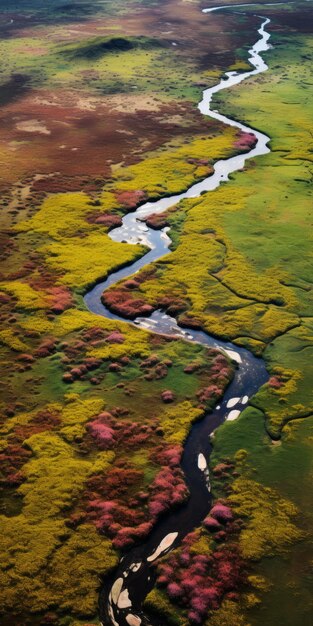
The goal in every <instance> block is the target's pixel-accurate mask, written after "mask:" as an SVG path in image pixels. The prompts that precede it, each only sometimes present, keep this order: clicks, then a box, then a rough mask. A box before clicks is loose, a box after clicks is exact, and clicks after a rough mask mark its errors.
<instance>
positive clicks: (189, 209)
mask: <svg viewBox="0 0 313 626" xmlns="http://www.w3.org/2000/svg"><path fill="white" fill-rule="evenodd" d="M295 40H296V37H294V44H295V43H296V41H295ZM280 43H281V45H280V46H279V47H277V49H275V50H274V51H273V52H271V56H270V57H269V63H270V71H269V72H268V73H267V74H265V75H264V76H262V77H256V78H254V79H251V80H250V81H249V86H245V85H240V87H237V88H235V89H234V90H232V91H231V94H234V95H228V94H227V95H226V94H224V95H223V98H224V99H226V103H228V104H227V106H225V108H226V110H227V112H228V113H229V114H230V112H231V111H232V114H233V115H234V114H235V115H237V117H240V116H242V115H243V111H244V112H245V113H244V114H245V118H246V119H247V122H250V123H251V124H252V123H253V122H254V123H256V120H257V124H258V126H259V127H262V128H263V129H264V131H266V132H268V133H269V134H272V137H273V139H272V142H271V147H272V152H271V154H267V155H266V156H264V157H260V158H259V159H258V160H257V162H256V163H255V164H254V163H249V162H247V165H246V168H245V171H244V173H239V174H236V175H234V176H233V177H232V181H231V182H229V183H227V185H222V186H221V187H220V188H218V189H217V190H215V191H213V192H210V193H208V194H205V195H203V196H202V197H201V199H198V200H189V201H184V203H183V204H182V207H181V210H182V211H183V212H184V214H185V219H184V222H183V224H180V234H179V243H178V245H177V247H176V249H175V250H174V252H173V253H172V254H171V255H170V256H168V257H165V258H163V259H161V260H160V261H159V262H158V263H157V264H155V265H156V269H157V271H156V273H155V278H151V276H149V280H147V281H146V282H143V283H141V284H140V286H139V287H138V290H137V292H138V295H140V297H142V296H144V297H145V299H146V300H147V301H148V302H149V303H151V304H152V305H154V306H156V307H158V306H160V305H161V306H162V304H163V303H165V302H166V303H167V304H166V306H169V305H170V300H171V298H172V299H173V301H174V300H175V298H179V299H180V301H183V303H184V308H185V311H184V312H183V313H182V314H181V319H184V321H185V322H188V319H191V320H192V319H195V320H197V322H198V323H200V324H201V326H202V327H204V328H205V329H206V330H207V331H208V332H212V333H214V334H217V335H220V336H222V337H228V338H231V339H232V340H234V341H235V342H237V343H238V344H241V345H245V346H247V347H250V349H252V350H253V351H255V352H256V353H262V352H263V356H264V357H265V359H266V361H267V363H268V367H269V370H270V372H271V374H272V375H273V376H274V377H277V382H276V381H274V383H271V382H270V384H269V385H267V386H266V387H265V388H263V389H262V391H261V392H260V393H259V394H258V395H257V397H256V399H255V403H256V405H257V406H258V407H259V408H260V409H261V410H262V411H263V412H264V413H265V414H266V418H267V422H268V428H269V429H270V430H271V432H272V433H273V434H275V435H277V433H279V431H280V428H281V426H282V424H284V423H285V421H287V420H288V419H291V418H292V417H297V416H299V417H300V416H302V415H303V416H305V415H309V414H310V413H312V411H313V399H312V395H311V389H310V382H309V381H310V378H311V375H312V370H311V367H310V357H309V355H310V352H311V351H312V349H313V343H312V327H311V319H310V317H309V315H310V308H311V307H312V289H311V275H310V268H311V255H312V253H311V241H310V232H311V231H310V225H311V221H312V217H311V204H312V195H311V190H310V185H309V182H310V179H311V173H310V166H311V165H310V164H311V160H312V155H311V152H310V149H309V145H310V133H309V121H308V120H309V93H310V91H309V88H310V86H311V82H310V78H309V75H308V72H309V64H303V62H302V59H303V50H306V51H307V56H308V58H309V55H310V47H309V46H310V43H308V42H307V38H305V37H304V36H297V46H296V45H295V47H294V49H293V50H292V52H290V48H288V46H287V43H286V42H285V40H284V39H283V40H282V42H280ZM306 45H307V47H306ZM283 54H284V55H286V54H289V55H290V63H289V64H288V66H287V67H285V69H284V72H283V73H282V72H281V63H280V62H281V58H282V55H283ZM295 77H296V78H295ZM303 84H304V85H305V89H303V88H302V85H303ZM221 97H222V96H220V98H221ZM274 100H275V102H276V106H274ZM256 101H257V102H258V107H257V110H255V102H256ZM280 102H281V103H283V104H282V106H284V115H283V117H281V113H280V111H281V109H280V108H279V105H278V104H277V103H280ZM294 103H295V104H294ZM223 104H224V101H223ZM219 106H220V107H221V106H222V104H220V105H219ZM227 107H228V108H227ZM300 109H301V111H300ZM246 111H247V112H246ZM287 111H288V113H287ZM287 124H288V129H289V130H288V133H287V130H286V129H287V126H286V125H287ZM282 138H284V139H282ZM282 141H284V145H283V146H282V144H281V142H282ZM299 242H301V243H300V244H299ZM169 293H171V298H169V297H168V294H169ZM163 306H164V304H163ZM265 347H266V350H265V351H264V348H265Z"/></svg>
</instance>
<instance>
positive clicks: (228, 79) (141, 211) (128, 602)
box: [85, 7, 270, 626]
mask: <svg viewBox="0 0 313 626" xmlns="http://www.w3.org/2000/svg"><path fill="white" fill-rule="evenodd" d="M219 8H225V7H212V8H210V9H204V11H203V13H210V12H212V11H216V10H218V9H219ZM259 17H260V22H261V26H260V28H259V30H258V35H259V37H258V40H257V41H256V43H255V44H254V46H253V47H252V48H251V49H250V50H249V62H250V64H251V66H252V68H253V69H252V70H251V71H248V72H244V73H237V72H228V73H227V74H226V75H225V77H223V78H222V79H221V81H220V82H219V83H218V84H217V85H215V86H214V87H211V88H209V89H206V90H205V91H204V92H203V97H202V100H201V102H200V103H199V105H198V107H199V110H200V111H201V113H202V114H203V115H209V116H210V117H213V118H215V119H217V120H220V121H221V122H223V123H225V124H228V125H230V126H235V127H236V128H239V129H241V130H242V131H244V132H247V133H253V134H254V135H255V136H256V139H257V143H256V145H255V147H254V148H253V149H252V150H250V152H248V153H245V154H243V155H242V154H240V155H237V156H234V157H231V158H229V159H223V160H220V161H217V162H216V163H215V165H214V173H213V174H212V175H211V176H209V177H207V178H206V179H204V180H202V181H201V182H199V183H196V184H195V185H192V186H191V187H190V188H189V189H188V190H187V191H185V192H183V193H181V194H177V195H175V196H170V197H165V198H162V199H160V200H158V201H156V202H147V203H145V204H143V205H142V206H140V207H139V208H138V209H137V210H135V211H133V212H132V213H129V214H127V215H126V216H125V217H124V218H123V224H122V226H121V227H118V228H115V229H114V230H112V231H111V232H110V237H111V238H112V239H113V240H114V241H124V242H127V243H129V244H137V243H144V244H145V245H147V246H148V247H149V249H150V250H149V252H147V254H145V255H144V256H143V257H142V258H140V259H139V260H137V261H136V262H134V263H133V264H132V265H130V266H128V267H124V268H122V269H120V270H118V271H116V272H113V273H112V274H111V275H110V276H109V277H108V278H107V279H106V280H105V281H103V282H101V283H99V284H98V285H96V286H95V287H93V288H92V289H91V290H90V291H89V292H88V293H87V294H86V296H85V303H86V306H87V307H88V309H89V310H90V311H92V312H93V313H95V314H96V315H102V316H104V317H107V318H110V319H116V320H120V321H125V319H124V318H122V317H119V316H118V315H115V314H114V313H111V312H110V311H109V310H108V309H107V308H106V307H105V306H104V305H103V304H102V302H101V295H102V293H103V291H104V290H105V289H107V288H108V287H110V286H112V285H114V284H115V283H116V282H118V281H119V280H121V279H122V278H126V277H128V276H131V275H133V274H134V273H135V272H137V271H138V270H140V269H142V268H143V267H145V266H146V265H148V264H149V263H151V262H152V261H155V260H157V259H160V258H161V257H162V256H164V255H166V254H169V252H170V251H169V245H170V243H171V240H170V238H169V236H168V234H167V230H168V229H166V228H165V229H162V230H161V231H155V230H153V229H151V228H148V227H147V226H146V224H144V223H143V222H142V219H143V218H144V217H147V216H148V215H150V214H151V213H162V212H163V211H165V210H166V209H167V208H169V207H170V206H173V205H175V204H177V203H178V202H180V201H181V200H184V199H185V198H197V197H199V196H200V195H201V193H202V192H208V191H211V190H214V189H216V188H217V187H218V186H219V185H220V184H221V183H222V182H226V181H227V180H228V177H229V174H231V173H232V172H235V171H238V170H241V169H242V168H243V167H244V164H245V161H246V160H247V159H251V158H254V157H257V156H260V155H262V154H266V153H267V152H269V148H268V147H267V143H268V141H269V137H268V136H267V135H265V134H263V133H260V132H258V131H255V130H253V129H251V128H249V127H248V126H245V125H244V124H241V123H240V122H237V121H235V120H232V119H229V118H227V117H226V116H224V115H222V114H221V113H219V112H218V111H215V110H211V100H212V97H213V95H214V94H215V93H217V92H218V91H221V90H222V89H228V88H230V87H232V86H233V85H237V84H238V83H240V82H242V81H244V80H246V79H247V78H249V77H250V76H254V75H256V74H259V73H261V72H264V71H266V70H267V69H268V68H267V65H266V63H265V62H264V61H263V59H262V57H261V54H260V53H262V52H264V51H265V50H268V48H269V44H268V39H269V37H270V35H269V33H267V32H266V30H265V26H266V25H267V24H268V23H269V22H270V20H269V19H268V18H264V17H262V16H259ZM129 323H134V324H136V325H138V326H140V327H142V328H145V329H148V330H149V331H151V332H155V333H162V334H170V335H177V336H180V337H181V338H183V339H184V340H186V341H195V342H198V343H201V344H202V345H206V346H209V347H215V348H218V349H220V350H222V351H224V352H226V353H227V354H228V355H229V356H231V357H232V358H233V359H234V361H236V362H237V369H236V372H235V376H234V378H233V381H232V382H231V384H230V385H229V387H228V388H227V390H226V393H225V395H224V397H223V400H222V401H221V402H220V405H218V406H217V407H216V408H215V409H214V411H213V412H211V413H210V414H207V415H206V416H205V417H204V418H203V419H202V420H201V421H199V422H197V423H196V424H194V425H193V427H192V429H191V432H190V434H189V436H188V439H187V441H186V444H185V448H184V453H183V457H182V462H181V466H182V469H183V472H184V475H185V480H186V483H187V486H188V488H189V492H190V497H189V500H188V502H187V503H186V504H184V505H182V506H180V507H179V508H178V509H177V510H175V511H173V512H169V513H168V514H167V515H165V516H164V517H162V518H161V519H160V521H159V522H158V523H157V524H156V526H155V527H154V529H153V530H152V531H151V533H150V535H149V536H148V538H147V539H146V541H145V542H144V543H142V544H141V545H139V546H136V547H134V548H133V549H131V550H130V551H129V552H127V553H126V554H125V555H124V556H123V558H122V559H121V561H120V563H119V566H118V568H117V569H116V571H115V572H114V574H113V575H112V576H111V577H109V578H108V579H106V581H105V582H104V583H103V585H102V588H101V592H100V600H99V608H100V618H101V620H102V623H103V624H105V625H108V626H141V625H148V624H154V625H155V626H161V623H160V622H159V621H158V619H157V618H154V617H153V618H150V619H148V618H147V616H145V615H144V613H143V611H142V608H141V607H142V603H143V600H144V598H145V597H146V595H147V593H148V592H149V591H150V590H151V589H152V588H153V585H154V580H155V568H154V565H155V563H156V562H157V558H158V556H161V555H164V554H165V553H167V552H168V551H169V550H171V549H173V548H175V547H177V546H178V545H179V544H180V542H181V541H182V539H183V538H184V536H185V535H186V534H187V533H188V532H190V531H191V530H192V529H194V528H195V527H197V526H199V525H200V523H201V521H202V520H203V519H204V518H205V517H206V515H207V514H208V512H209V510H210V507H211V492H210V478H209V469H208V458H209V456H210V453H211V436H212V433H214V430H215V429H216V428H217V427H218V426H219V425H220V424H222V423H223V422H224V421H225V420H233V419H237V417H238V416H239V415H240V412H241V411H242V410H243V408H244V407H245V406H246V405H247V402H248V400H249V398H250V397H251V396H252V395H253V394H255V393H256V391H257V390H258V389H259V388H260V386H261V385H263V384H264V383H265V382H266V381H267V379H268V374H267V372H266V369H265V364H264V362H263V360H262V359H259V358H256V357H255V356H253V355H252V354H251V353H250V352H249V351H248V350H246V349H244V348H239V347H238V346H235V345H234V344H232V343H230V342H225V341H221V340H219V339H216V338H214V337H211V336H210V335H208V334H207V333H204V332H202V331H199V330H193V329H182V328H180V327H179V326H178V325H177V322H176V320H175V319H174V318H172V317H170V316H169V315H167V314H165V313H164V312H162V311H155V312H154V313H153V314H152V315H151V316H150V317H149V318H137V319H136V320H134V321H133V322H129Z"/></svg>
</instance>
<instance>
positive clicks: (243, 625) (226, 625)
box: [206, 600, 250, 626]
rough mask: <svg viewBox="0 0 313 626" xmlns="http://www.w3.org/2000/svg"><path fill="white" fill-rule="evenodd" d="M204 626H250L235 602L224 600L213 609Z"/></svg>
mask: <svg viewBox="0 0 313 626" xmlns="http://www.w3.org/2000/svg"><path fill="white" fill-rule="evenodd" d="M206 626H250V624H248V622H247V620H246V618H245V616H244V615H243V612H242V609H241V607H240V606H238V603H237V602H232V601H231V600H224V601H223V603H222V605H221V607H220V608H219V609H217V611H214V612H213V613H212V614H211V615H210V618H209V620H208V621H207V622H206Z"/></svg>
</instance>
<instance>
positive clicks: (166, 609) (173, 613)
mask: <svg viewBox="0 0 313 626" xmlns="http://www.w3.org/2000/svg"><path fill="white" fill-rule="evenodd" d="M145 606H146V608H147V609H148V610H150V611H152V613H156V614H157V615H159V616H161V617H163V619H164V620H166V622H167V623H168V624H170V625H171V626H182V619H181V615H180V614H179V613H177V610H175V607H174V606H173V604H172V603H171V602H170V600H169V598H168V596H167V594H166V593H165V592H164V591H162V590H161V589H159V588H158V587H155V588H154V589H152V591H150V593H149V594H148V595H147V597H146V599H145ZM183 626H185V624H184V625H183Z"/></svg>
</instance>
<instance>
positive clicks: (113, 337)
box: [106, 330, 125, 343]
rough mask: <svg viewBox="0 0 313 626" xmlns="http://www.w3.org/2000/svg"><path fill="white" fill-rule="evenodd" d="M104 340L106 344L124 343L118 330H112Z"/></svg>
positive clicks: (122, 336)
mask: <svg viewBox="0 0 313 626" xmlns="http://www.w3.org/2000/svg"><path fill="white" fill-rule="evenodd" d="M106 340H107V342H108V343H124V341H125V337H124V335H122V333H120V332H119V331H118V330H114V331H113V332H112V333H111V334H110V335H108V337H107V338H106Z"/></svg>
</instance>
